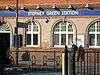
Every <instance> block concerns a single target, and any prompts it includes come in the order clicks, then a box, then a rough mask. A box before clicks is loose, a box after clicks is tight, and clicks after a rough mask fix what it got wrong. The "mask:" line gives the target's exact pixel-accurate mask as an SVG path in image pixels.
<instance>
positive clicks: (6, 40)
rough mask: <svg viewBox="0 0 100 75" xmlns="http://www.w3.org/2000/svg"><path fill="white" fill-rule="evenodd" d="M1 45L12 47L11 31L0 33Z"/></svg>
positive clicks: (7, 47)
mask: <svg viewBox="0 0 100 75" xmlns="http://www.w3.org/2000/svg"><path fill="white" fill-rule="evenodd" d="M0 47H1V48H3V47H6V49H9V48H10V33H0ZM6 51H7V50H6Z"/></svg>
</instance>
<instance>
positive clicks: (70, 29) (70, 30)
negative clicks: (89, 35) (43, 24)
mask: <svg viewBox="0 0 100 75" xmlns="http://www.w3.org/2000/svg"><path fill="white" fill-rule="evenodd" d="M68 32H73V28H72V25H71V24H69V25H68Z"/></svg>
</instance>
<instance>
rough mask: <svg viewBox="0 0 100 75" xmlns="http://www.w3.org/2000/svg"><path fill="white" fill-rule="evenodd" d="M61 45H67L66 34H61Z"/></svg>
mask: <svg viewBox="0 0 100 75" xmlns="http://www.w3.org/2000/svg"><path fill="white" fill-rule="evenodd" d="M61 45H66V34H61Z"/></svg>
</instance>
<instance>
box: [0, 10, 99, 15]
mask: <svg viewBox="0 0 100 75" xmlns="http://www.w3.org/2000/svg"><path fill="white" fill-rule="evenodd" d="M0 16H16V12H11V11H0ZM18 16H100V10H77V11H71V10H62V11H54V10H52V11H29V12H26V11H19V13H18Z"/></svg>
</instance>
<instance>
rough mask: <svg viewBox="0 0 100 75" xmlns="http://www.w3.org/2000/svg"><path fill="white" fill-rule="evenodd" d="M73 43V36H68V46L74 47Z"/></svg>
mask: <svg viewBox="0 0 100 75" xmlns="http://www.w3.org/2000/svg"><path fill="white" fill-rule="evenodd" d="M72 42H73V34H68V45H72Z"/></svg>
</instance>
